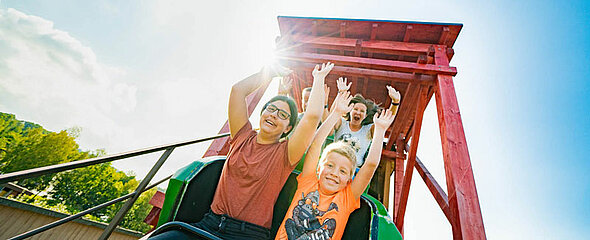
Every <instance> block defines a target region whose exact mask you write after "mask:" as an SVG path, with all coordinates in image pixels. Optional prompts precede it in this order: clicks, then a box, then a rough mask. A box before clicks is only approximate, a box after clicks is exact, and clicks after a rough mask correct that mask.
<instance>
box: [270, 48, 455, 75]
mask: <svg viewBox="0 0 590 240" xmlns="http://www.w3.org/2000/svg"><path fill="white" fill-rule="evenodd" d="M277 57H278V58H280V59H286V60H295V61H302V62H311V63H323V62H333V63H335V64H337V65H346V66H352V67H363V68H372V69H379V70H391V71H400V72H410V73H422V74H430V75H435V74H445V75H452V76H455V75H457V68H455V67H449V66H448V65H442V64H437V65H432V64H418V63H412V62H403V61H393V60H384V59H374V58H362V57H349V56H340V55H328V54H318V53H303V52H301V53H295V52H282V53H280V54H279V55H278V56H277Z"/></svg>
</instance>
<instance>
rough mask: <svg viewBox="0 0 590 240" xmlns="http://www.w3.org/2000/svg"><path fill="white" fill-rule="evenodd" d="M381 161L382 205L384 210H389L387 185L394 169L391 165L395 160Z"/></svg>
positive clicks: (385, 159) (384, 159)
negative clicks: (382, 170) (382, 168)
mask: <svg viewBox="0 0 590 240" xmlns="http://www.w3.org/2000/svg"><path fill="white" fill-rule="evenodd" d="M382 161H385V176H384V177H385V179H384V182H383V205H384V206H385V208H387V209H389V190H390V189H389V185H390V182H391V174H392V173H393V169H394V166H393V164H395V158H388V157H385V158H383V157H382Z"/></svg>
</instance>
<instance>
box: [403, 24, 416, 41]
mask: <svg viewBox="0 0 590 240" xmlns="http://www.w3.org/2000/svg"><path fill="white" fill-rule="evenodd" d="M412 29H414V27H413V26H412V25H407V26H406V31H405V32H404V42H409V41H410V37H411V36H412Z"/></svg>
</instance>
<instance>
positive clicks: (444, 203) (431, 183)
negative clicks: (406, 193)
mask: <svg viewBox="0 0 590 240" xmlns="http://www.w3.org/2000/svg"><path fill="white" fill-rule="evenodd" d="M406 148H408V149H409V146H406ZM415 167H416V170H417V171H418V174H420V177H422V180H424V183H425V184H426V187H428V190H430V193H432V196H433V197H434V199H435V200H436V202H437V203H438V205H439V206H440V209H441V210H442V211H443V213H444V214H445V216H446V217H447V219H448V220H449V223H451V225H452V223H453V221H454V220H453V217H452V215H451V210H450V209H449V200H448V197H447V194H446V193H445V191H444V190H443V189H442V188H441V187H440V185H439V184H438V182H437V181H436V179H434V177H433V176H432V174H430V172H429V171H428V169H426V166H424V163H422V161H420V158H418V157H417V156H416V165H415Z"/></svg>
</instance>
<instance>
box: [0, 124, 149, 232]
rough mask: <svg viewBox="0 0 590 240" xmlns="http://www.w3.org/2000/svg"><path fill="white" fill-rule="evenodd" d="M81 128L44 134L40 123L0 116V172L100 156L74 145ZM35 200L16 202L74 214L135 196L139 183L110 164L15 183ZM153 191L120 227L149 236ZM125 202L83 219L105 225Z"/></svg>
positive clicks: (135, 206)
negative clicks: (126, 196)
mask: <svg viewBox="0 0 590 240" xmlns="http://www.w3.org/2000/svg"><path fill="white" fill-rule="evenodd" d="M79 133H80V129H79V128H72V129H68V130H62V131H60V132H59V133H55V132H51V131H47V130H45V129H43V127H41V126H40V125H38V124H34V123H30V122H26V121H19V120H17V119H16V118H15V116H14V115H13V114H7V113H0V173H1V174H3V173H10V172H16V171H21V170H25V169H31V168H38V167H43V166H48V165H54V164H59V163H65V162H71V161H77V160H82V159H87V158H93V157H98V156H102V155H104V154H105V151H104V150H103V149H99V150H96V151H81V150H80V149H79V146H78V144H77V143H76V141H75V140H76V137H78V135H79ZM16 184H18V185H20V186H23V187H25V188H27V189H29V190H34V191H36V192H37V194H36V195H34V196H24V195H23V196H20V197H19V198H18V200H21V201H24V202H27V203H31V204H35V205H40V206H42V207H47V208H51V209H53V210H58V211H61V212H64V213H68V214H75V213H78V212H81V211H83V210H85V209H88V208H91V207H93V206H96V205H99V204H101V203H104V202H107V201H109V200H112V199H115V198H118V197H120V196H123V195H125V194H128V193H131V192H133V190H135V188H136V187H137V185H138V184H139V181H138V180H137V179H135V176H133V175H132V174H126V173H124V172H121V171H118V170H117V169H115V168H114V167H112V166H111V163H103V164H98V165H93V166H89V167H85V168H79V169H75V170H71V171H66V172H61V173H57V174H50V175H44V176H40V177H35V178H30V179H26V180H22V181H19V182H17V183H16ZM155 192H156V189H151V190H149V191H147V192H145V193H144V194H142V195H141V196H140V197H139V199H138V200H137V202H136V203H135V205H134V206H133V207H132V208H131V209H130V210H129V212H128V213H127V215H126V217H125V219H124V220H123V221H122V222H121V224H120V226H121V227H124V228H127V229H131V230H137V231H141V232H147V231H148V230H149V229H150V228H151V227H150V226H148V225H147V224H146V223H144V222H143V219H144V218H145V217H146V216H147V214H148V213H149V211H150V210H151V205H149V204H148V202H149V200H150V199H151V197H152V196H153V195H154V194H155ZM122 204H123V203H122V202H121V203H118V204H115V205H112V206H110V207H108V208H105V209H102V210H99V211H96V212H93V213H92V214H89V215H86V218H89V219H92V220H96V221H102V222H109V221H110V219H111V218H112V217H113V216H114V215H115V214H116V213H117V211H118V210H119V208H120V207H121V205H122Z"/></svg>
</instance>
